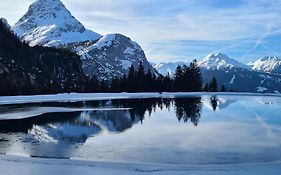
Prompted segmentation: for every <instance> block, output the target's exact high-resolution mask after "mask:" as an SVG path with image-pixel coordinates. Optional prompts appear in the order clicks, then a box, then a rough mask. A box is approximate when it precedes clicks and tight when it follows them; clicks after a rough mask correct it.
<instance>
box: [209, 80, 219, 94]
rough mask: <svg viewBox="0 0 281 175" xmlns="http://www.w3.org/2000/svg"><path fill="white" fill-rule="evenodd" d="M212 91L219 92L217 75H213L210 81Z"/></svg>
mask: <svg viewBox="0 0 281 175" xmlns="http://www.w3.org/2000/svg"><path fill="white" fill-rule="evenodd" d="M210 91H211V92H218V83H217V79H216V77H213V79H212V81H211V83H210Z"/></svg>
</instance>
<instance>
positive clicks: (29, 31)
mask: <svg viewBox="0 0 281 175" xmlns="http://www.w3.org/2000/svg"><path fill="white" fill-rule="evenodd" d="M12 30H14V32H15V33H16V34H17V35H18V36H21V39H23V40H25V41H27V42H28V43H30V45H31V46H34V45H44V46H50V47H52V46H61V45H67V44H69V43H74V42H78V41H80V42H83V41H95V40H97V39H99V38H100V37H102V36H101V35H99V34H97V33H95V32H92V31H89V30H86V29H85V27H84V26H83V24H81V23H80V22H79V21H78V20H77V19H75V17H74V16H72V14H71V13H70V12H69V10H68V9H67V8H66V7H65V6H64V4H63V3H62V2H61V1H60V0H37V1H35V2H34V3H33V4H31V5H30V6H29V9H28V11H27V13H26V14H25V15H24V16H23V17H22V18H21V19H20V20H19V21H18V22H17V23H16V24H15V25H14V26H13V28H12ZM46 36H47V37H46ZM46 38H48V39H46Z"/></svg>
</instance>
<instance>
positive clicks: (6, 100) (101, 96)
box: [0, 92, 281, 105]
mask: <svg viewBox="0 0 281 175" xmlns="http://www.w3.org/2000/svg"><path fill="white" fill-rule="evenodd" d="M205 95H208V96H214V95H227V96H228V95H231V96H261V97H263V96H270V97H281V95H280V94H267V93H266V94H261V93H260V94H258V93H230V92H223V93H219V92H218V93H204V92H189V93H181V92H179V93H162V94H160V93H70V94H54V95H32V96H2V97H0V105H8V104H25V103H41V102H78V101H94V100H110V99H134V98H173V97H180V96H205Z"/></svg>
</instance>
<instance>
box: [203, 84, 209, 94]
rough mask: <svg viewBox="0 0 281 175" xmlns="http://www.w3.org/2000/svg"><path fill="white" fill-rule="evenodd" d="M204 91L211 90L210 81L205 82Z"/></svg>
mask: <svg viewBox="0 0 281 175" xmlns="http://www.w3.org/2000/svg"><path fill="white" fill-rule="evenodd" d="M204 91H205V92H209V85H208V83H206V84H205V86H204Z"/></svg>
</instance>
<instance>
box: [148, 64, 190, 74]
mask: <svg viewBox="0 0 281 175" xmlns="http://www.w3.org/2000/svg"><path fill="white" fill-rule="evenodd" d="M151 64H152V65H153V67H154V68H155V69H156V70H157V71H158V73H160V74H162V75H164V76H165V75H167V74H169V75H170V76H173V75H174V74H175V70H176V68H177V67H178V66H183V65H184V64H185V65H189V63H185V62H181V61H179V62H173V63H172V62H170V63H164V62H161V63H157V64H155V63H151Z"/></svg>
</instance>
